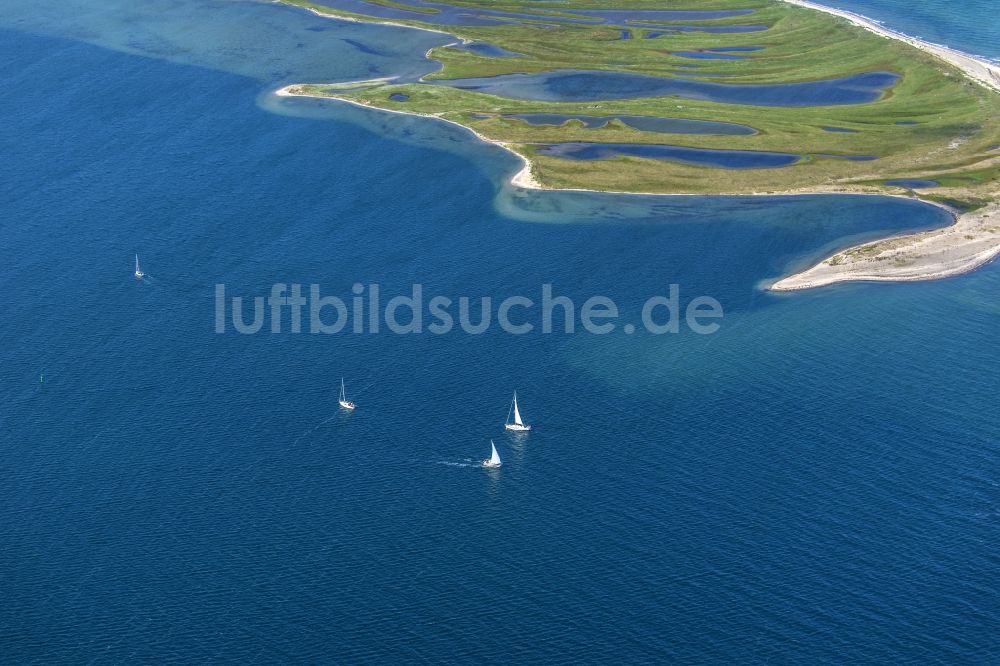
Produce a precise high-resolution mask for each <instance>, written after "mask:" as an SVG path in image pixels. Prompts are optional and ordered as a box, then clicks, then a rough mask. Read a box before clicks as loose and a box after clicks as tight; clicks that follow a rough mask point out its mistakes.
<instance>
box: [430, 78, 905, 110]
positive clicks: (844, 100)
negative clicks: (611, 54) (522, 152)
mask: <svg viewBox="0 0 1000 666" xmlns="http://www.w3.org/2000/svg"><path fill="white" fill-rule="evenodd" d="M898 78H899V77H898V76H897V75H896V74H892V73H889V72H867V73H864V74H857V75H854V76H849V77H845V78H840V79H830V80H826V81H813V82H805V83H785V84H767V85H732V84H723V83H711V82H705V81H690V80H679V79H668V78H662V77H656V76H647V75H644V74H630V73H626V72H604V71H587V70H558V71H555V72H542V73H535V74H504V75H500V76H492V77H480V78H469V79H442V80H435V81H434V83H435V84H439V85H448V86H452V87H455V88H461V89H463V90H475V91H478V92H484V93H487V94H491V95H502V96H505V97H513V98H515V99H532V100H541V101H547V102H586V101H600V100H607V99H633V98H644V97H668V96H676V97H686V98H690V99H703V100H709V101H713V102H724V103H728V104H754V105H758V106H825V105H840V104H864V103H868V102H872V101H875V100H877V99H878V98H879V97H881V95H882V93H883V92H884V91H885V90H886V88H888V87H889V86H891V85H892V84H893V83H895V82H896V80H897V79H898Z"/></svg>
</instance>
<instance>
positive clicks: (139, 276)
mask: <svg viewBox="0 0 1000 666" xmlns="http://www.w3.org/2000/svg"><path fill="white" fill-rule="evenodd" d="M144 277H146V274H145V273H143V272H142V269H141V268H140V267H139V255H135V279H136V280H141V279H142V278H144Z"/></svg>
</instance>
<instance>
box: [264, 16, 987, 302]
mask: <svg viewBox="0 0 1000 666" xmlns="http://www.w3.org/2000/svg"><path fill="white" fill-rule="evenodd" d="M285 1H286V2H287V3H288V4H293V5H297V6H301V7H304V8H306V9H308V10H310V11H313V12H316V13H318V14H322V15H324V16H329V17H331V18H337V19H342V20H351V21H366V22H379V23H390V24H396V25H405V26H409V27H413V28H418V29H424V30H432V31H436V32H442V33H446V34H448V35H451V36H453V37H454V41H452V42H449V43H447V44H443V45H442V46H439V47H436V48H433V49H431V50H430V51H428V53H427V58H428V61H429V64H430V65H431V66H429V68H428V70H429V71H428V73H427V74H425V75H424V76H423V77H421V78H419V79H414V80H400V79H377V80H370V81H356V82H341V83H336V84H316V83H300V84H296V85H291V86H287V87H285V88H283V89H282V90H280V91H278V94H281V95H296V96H299V95H301V96H310V97H327V98H333V99H338V100H341V101H344V102H349V103H353V104H359V105H364V106H367V107H373V108H378V109H382V110H385V111H392V112H400V113H409V114H416V115H423V116H428V117H433V118H436V119H439V120H442V121H448V122H452V123H456V124H459V125H461V126H463V127H466V128H468V129H469V130H470V131H472V132H474V133H475V134H476V135H477V136H478V137H480V138H481V139H483V140H484V141H488V142H492V143H494V144H497V145H500V146H503V147H504V148H506V149H507V150H510V151H511V152H513V153H515V154H516V155H518V156H519V157H520V158H521V159H522V160H523V162H524V168H523V169H522V170H521V171H520V172H519V173H517V174H516V175H515V176H514V177H513V179H512V180H513V183H514V184H515V185H517V186H521V187H530V188H546V189H581V190H594V191H602V192H622V193H642V194H733V195H789V194H805V193H852V194H879V195H894V196H904V197H913V198H919V199H920V200H922V201H926V202H928V203H933V204H937V205H940V206H943V207H946V208H948V210H949V211H951V212H952V213H953V214H954V215H955V218H956V223H955V224H953V225H952V226H950V227H947V228H945V229H941V230H937V231H932V232H925V233H920V234H911V235H908V236H901V237H896V238H891V239H886V240H883V241H877V242H873V243H867V244H864V245H861V246H858V247H855V248H850V249H846V250H843V251H841V252H838V253H837V254H835V255H834V256H832V257H830V258H828V259H826V260H824V261H823V262H821V263H820V264H819V265H817V266H815V267H813V268H811V269H809V270H808V271H805V272H803V273H801V274H799V275H795V276H792V277H789V278H785V279H782V280H779V281H777V282H776V283H775V284H773V285H772V286H771V288H772V289H774V290H792V289H804V288H810V287H816V286H821V285H825V284H830V283H833V282H841V281H845V280H917V279H932V278H938V277H944V276H947V275H954V274H958V273H961V272H964V271H967V270H971V269H972V268H975V267H977V266H980V265H982V264H983V263H985V262H987V261H989V260H991V259H992V258H994V257H995V256H997V254H1000V224H998V223H1000V212H998V202H1000V67H998V66H997V65H994V64H992V63H989V62H986V61H983V60H980V59H977V58H974V57H971V56H968V55H966V54H963V53H960V52H957V51H953V50H951V49H947V48H944V47H940V46H936V45H931V44H926V43H923V42H920V41H919V40H916V39H913V38H910V37H907V36H905V35H901V34H898V33H894V32H892V31H890V30H887V29H885V28H883V27H881V26H879V25H877V24H875V23H873V22H871V21H868V20H867V19H865V18H863V17H860V16H857V15H854V14H851V13H849V12H844V11H840V10H832V9H828V8H825V7H821V6H819V5H814V4H812V3H810V2H805V1H800V0H787V1H786V0H670V1H667V2H664V1H662V0H658V1H656V2H652V1H650V0H629V1H628V2H625V1H622V2H617V3H613V4H611V7H613V8H609V3H599V2H594V1H588V0H567V1H566V2H559V3H551V2H529V1H524V0H511V1H503V2H483V1H475V0H449V1H448V2H425V1H422V0H405V2H404V1H402V0H400V1H395V0H324V1H323V2H319V3H317V2H307V1H306V0H285ZM434 63H439V64H440V66H439V67H438V68H437V69H436V70H435V69H434V66H435V65H434ZM431 70H433V71H431Z"/></svg>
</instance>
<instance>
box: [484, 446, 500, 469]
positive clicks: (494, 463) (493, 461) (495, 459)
mask: <svg viewBox="0 0 1000 666" xmlns="http://www.w3.org/2000/svg"><path fill="white" fill-rule="evenodd" d="M490 448H491V449H493V455H491V456H490V459H489V460H484V461H483V467H488V468H495V467H499V466H500V465H502V464H503V463H502V462H500V454H499V453H497V445H496V444H494V443H493V440H492V439H491V440H490Z"/></svg>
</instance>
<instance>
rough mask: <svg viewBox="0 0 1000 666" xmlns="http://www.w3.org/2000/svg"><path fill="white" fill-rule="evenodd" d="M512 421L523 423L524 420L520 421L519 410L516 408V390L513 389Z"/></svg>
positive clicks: (518, 423)
mask: <svg viewBox="0 0 1000 666" xmlns="http://www.w3.org/2000/svg"><path fill="white" fill-rule="evenodd" d="M514 423H516V424H517V425H524V422H523V421H521V412H519V411H518V409H517V391H514Z"/></svg>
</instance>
